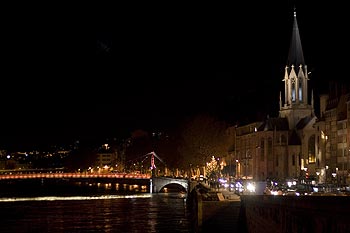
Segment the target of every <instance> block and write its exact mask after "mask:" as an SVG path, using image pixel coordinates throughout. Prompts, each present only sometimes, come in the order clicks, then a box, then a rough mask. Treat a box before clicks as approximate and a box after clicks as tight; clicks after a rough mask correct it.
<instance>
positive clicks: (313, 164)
mask: <svg viewBox="0 0 350 233" xmlns="http://www.w3.org/2000/svg"><path fill="white" fill-rule="evenodd" d="M293 17H294V21H293V33H292V38H291V43H290V50H289V55H288V60H287V64H286V66H285V74H284V77H283V80H282V81H283V82H284V93H283V95H282V93H280V98H279V115H278V117H275V118H267V119H266V120H264V121H261V122H253V123H250V124H247V125H240V126H235V127H232V128H233V130H234V131H235V139H234V145H235V146H234V149H233V151H231V160H232V161H235V163H236V171H235V176H236V178H241V179H253V180H255V181H262V180H267V179H272V180H280V181H286V180H295V179H298V180H299V181H301V182H308V181H314V182H318V183H327V182H337V183H338V184H340V183H342V184H345V183H348V184H349V181H348V179H347V178H348V174H349V172H348V170H349V169H350V156H349V128H348V127H347V126H348V125H349V115H350V114H349V111H350V110H349V109H350V101H349V94H345V93H344V92H343V94H342V95H338V96H334V98H331V97H333V96H332V95H331V96H329V95H324V96H321V97H320V112H321V116H320V117H317V116H316V115H315V111H314V97H313V92H312V91H311V93H310V92H309V89H310V88H309V86H308V81H309V77H308V74H309V73H308V70H307V65H306V64H305V61H304V55H303V50H302V45H301V40H300V35H299V28H298V24H297V18H296V13H295V12H294V16H293Z"/></svg>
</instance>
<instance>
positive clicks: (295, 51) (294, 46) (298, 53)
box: [287, 8, 305, 67]
mask: <svg viewBox="0 0 350 233" xmlns="http://www.w3.org/2000/svg"><path fill="white" fill-rule="evenodd" d="M293 18H294V19H293V33H292V38H291V41H290V47H289V54H288V60H287V66H289V67H291V65H294V66H295V67H299V66H300V65H305V61H304V54H303V48H302V46H301V40H300V34H299V27H298V22H297V13H296V11H295V8H294V17H293Z"/></svg>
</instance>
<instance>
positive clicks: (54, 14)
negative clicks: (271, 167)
mask: <svg viewBox="0 0 350 233" xmlns="http://www.w3.org/2000/svg"><path fill="white" fill-rule="evenodd" d="M279 2H282V1H279ZM344 4H345V3H344ZM294 6H295V7H296V12H297V20H298V26H299V30H300V35H301V42H302V45H303V50H304V56H305V61H306V63H307V65H308V69H309V71H311V72H312V73H311V75H310V86H312V87H313V88H314V92H315V94H316V95H317V94H319V93H322V92H325V91H327V90H328V80H330V79H338V80H340V79H346V73H347V71H346V67H347V63H348V61H349V59H348V54H349V43H348V41H350V40H349V36H348V35H347V34H348V24H347V22H349V19H348V18H349V16H348V14H343V13H342V12H343V11H344V12H345V9H347V8H346V7H344V6H341V5H340V4H339V5H332V6H330V5H327V4H324V3H320V2H318V1H314V2H313V1H308V3H304V2H302V3H299V4H298V2H297V1H283V2H282V3H275V4H272V3H265V2H264V3H254V4H252V3H246V4H235V5H231V6H225V5H222V6H211V5H196V6H194V5H191V6H190V5H183V6H180V5H170V4H166V5H137V4H135V5H132V4H130V5H113V6H112V5H111V6H108V5H102V4H101V5H98V6H95V9H94V11H93V12H94V13H91V14H90V13H83V11H82V10H81V11H79V10H71V11H70V12H68V10H67V9H65V10H64V11H63V12H64V14H63V12H62V11H54V10H52V11H50V10H48V11H40V12H36V11H35V14H34V13H33V12H30V13H28V12H26V13H25V14H23V12H24V10H23V12H22V11H19V12H17V11H16V12H15V13H14V15H12V17H11V18H10V19H7V21H6V22H8V24H6V25H5V27H4V29H2V30H3V32H5V33H3V35H5V36H4V37H3V38H2V40H3V43H2V48H3V53H2V56H3V58H4V59H3V62H2V66H3V69H2V78H1V96H0V97H1V98H0V101H1V105H2V114H1V115H2V116H3V117H2V121H1V126H0V128H1V131H2V133H1V138H2V143H1V145H3V146H6V145H24V144H43V143H49V142H50V143H53V142H61V141H67V140H68V141H69V140H73V139H89V140H94V139H96V140H97V139H101V138H105V137H110V136H122V135H125V134H127V133H128V132H130V131H131V130H133V129H137V128H143V129H146V130H167V129H173V128H176V127H177V125H178V122H179V121H180V120H181V119H183V118H184V117H186V116H191V115H194V114H198V113H210V114H212V115H215V116H217V117H218V118H220V119H225V120H227V121H228V122H230V123H233V122H237V121H238V122H244V120H254V119H256V118H257V117H262V116H265V115H267V114H269V115H272V116H277V111H278V98H279V91H281V90H282V91H283V86H282V85H283V83H282V81H281V80H282V79H283V75H284V66H285V64H286V60H287V56H288V50H289V43H290V37H291V33H292V23H293V7H294ZM342 9H344V10H342Z"/></svg>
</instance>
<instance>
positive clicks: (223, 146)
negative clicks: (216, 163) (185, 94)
mask: <svg viewBox="0 0 350 233" xmlns="http://www.w3.org/2000/svg"><path fill="white" fill-rule="evenodd" d="M226 128H227V126H226V123H225V122H223V121H220V120H217V119H216V118H214V117H212V116H209V115H197V116H194V117H192V118H191V119H189V120H188V121H187V123H185V124H184V128H183V131H182V134H181V136H182V142H181V145H180V146H179V152H180V153H181V154H182V157H183V162H184V164H183V165H185V166H186V165H187V166H190V165H192V167H196V166H198V167H204V166H205V165H206V163H207V162H209V161H211V158H212V156H214V157H216V158H222V157H223V156H226V154H227V152H228V149H229V145H230V141H229V137H228V135H227V134H226Z"/></svg>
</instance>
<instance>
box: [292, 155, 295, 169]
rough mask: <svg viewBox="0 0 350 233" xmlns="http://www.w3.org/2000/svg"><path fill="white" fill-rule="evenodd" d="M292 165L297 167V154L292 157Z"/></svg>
mask: <svg viewBox="0 0 350 233" xmlns="http://www.w3.org/2000/svg"><path fill="white" fill-rule="evenodd" d="M292 165H293V166H295V154H293V155H292Z"/></svg>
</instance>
